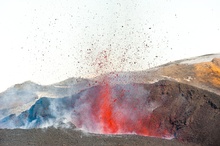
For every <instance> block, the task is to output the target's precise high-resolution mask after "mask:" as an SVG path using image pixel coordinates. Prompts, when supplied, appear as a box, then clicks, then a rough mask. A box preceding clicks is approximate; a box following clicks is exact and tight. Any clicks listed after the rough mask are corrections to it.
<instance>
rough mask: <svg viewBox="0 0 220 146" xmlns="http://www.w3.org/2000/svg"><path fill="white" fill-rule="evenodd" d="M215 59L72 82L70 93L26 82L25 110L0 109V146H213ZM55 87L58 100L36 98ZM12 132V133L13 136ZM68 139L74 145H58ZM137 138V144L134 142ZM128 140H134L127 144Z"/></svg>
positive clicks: (219, 74)
mask: <svg viewBox="0 0 220 146" xmlns="http://www.w3.org/2000/svg"><path fill="white" fill-rule="evenodd" d="M219 56H220V55H218V54H211V55H206V56H200V57H197V58H191V59H188V60H180V61H177V62H173V63H169V64H166V65H163V66H160V67H157V68H154V69H151V70H148V71H141V72H133V73H113V74H106V75H104V76H100V77H98V78H95V79H94V80H80V81H79V83H75V82H74V85H75V86H77V91H71V92H70V91H69V90H75V89H74V85H72V84H71V85H69V84H68V83H67V81H66V82H65V85H63V84H60V85H59V84H56V88H55V86H53V85H51V86H50V87H49V86H41V85H35V84H33V83H31V85H32V88H31V89H30V88H28V89H29V90H28V94H27V95H34V97H35V96H36V97H35V98H32V97H31V98H30V100H32V101H30V100H26V101H25V103H22V105H23V104H28V105H30V103H33V104H32V105H30V106H29V107H28V106H27V108H26V109H25V110H23V111H22V112H20V113H15V112H14V111H16V110H18V109H19V106H22V105H19V104H15V105H16V106H15V107H13V110H12V107H11V106H10V107H8V108H7V107H6V106H4V108H1V109H0V113H1V114H2V115H1V117H2V119H1V120H0V128H1V129H0V145H13V144H15V143H13V141H11V142H10V141H9V140H8V138H7V137H5V136H4V135H7V136H8V137H10V136H11V137H13V138H15V139H16V138H17V139H18V137H19V135H23V136H24V135H25V136H27V137H28V136H29V137H30V136H33V137H32V140H29V141H28V142H29V143H27V142H25V141H22V140H21V141H20V144H19V143H18V145H30V144H31V143H32V144H33V145H46V143H50V141H51V140H50V139H51V138H52V139H53V138H57V137H59V139H60V142H61V143H62V144H63V145H74V144H75V145H91V144H94V145H123V144H124V145H135V144H136V145H148V144H149V143H151V145H172V144H173V145H212V146H217V145H220V139H219V135H220V127H219V126H218V125H219V122H220V94H219V89H220V66H219V64H220V61H219V60H220V59H219ZM71 80H73V78H72V79H71ZM82 81H83V84H82ZM122 81H123V82H122ZM71 83H73V82H72V81H71ZM27 84H30V83H29V82H28V83H27ZM79 84H80V86H79ZM88 85H89V86H88ZM35 86H36V88H35ZM26 87H27V85H25V86H23V85H22V84H21V85H20V86H19V87H18V86H14V87H11V88H10V92H14V91H15V89H16V91H17V90H19V91H20V90H24V91H26V92H27V90H26ZM67 87H68V90H67ZM18 88H19V89H18ZM33 89H34V90H33ZM56 89H57V90H58V91H62V89H63V92H59V97H49V96H41V97H39V96H38V94H37V93H39V92H41V93H42V91H44V93H45V92H46V91H48V92H50V94H45V95H54V94H55V93H57V90H56ZM64 91H68V93H66V92H64ZM8 92H9V89H8V90H6V91H5V92H3V93H1V96H0V100H2V101H1V102H4V100H3V99H5V98H4V97H5V96H4V95H8V94H6V93H8ZM26 92H22V93H23V94H24V93H26ZM52 93H54V94H52ZM23 94H22V95H23ZM13 95H14V94H13ZM41 95H42V94H41ZM19 97H20V96H19ZM25 99H26V98H25ZM13 101H17V98H16V97H14V98H13V97H11V102H13ZM11 105H13V104H11ZM45 127H46V129H45V130H44V131H42V132H39V128H45ZM48 127H50V128H48ZM53 127H54V128H53ZM36 128H37V129H36ZM62 129H65V130H62ZM70 129H72V130H71V132H70V131H69V130H70ZM78 130H82V131H86V132H89V133H95V134H92V135H90V136H88V135H87V136H85V135H84V137H87V138H86V139H85V138H84V140H81V141H80V140H79V139H80V138H79V137H78V136H76V135H83V133H81V132H79V131H78ZM22 131H23V132H22ZM51 131H53V132H52V133H51ZM54 131H55V132H54ZM67 131H68V132H67ZM74 131H75V132H74ZM13 132H14V133H19V134H18V135H17V137H16V136H15V135H13V134H12V133H13ZM56 132H57V133H58V134H56ZM34 133H35V134H34ZM36 133H38V134H39V135H41V136H42V135H45V133H46V135H47V134H49V136H48V135H47V139H44V138H43V139H44V141H41V142H39V143H38V142H37V141H36V140H34V139H38V138H37V137H39V135H36ZM59 133H60V134H59ZM70 133H71V134H70ZM73 133H74V134H73ZM65 134H67V135H65ZM100 134H101V136H100ZM102 134H107V135H108V136H107V137H105V136H103V135H102ZM62 135H63V136H62ZM64 135H65V136H64ZM71 135H72V136H73V135H75V136H74V137H72V136H71ZM138 135H140V136H138ZM99 136H100V138H101V139H102V140H103V139H108V138H109V139H112V142H111V141H110V140H109V141H108V140H107V141H108V142H105V141H104V142H103V141H102V142H101V141H99V140H97V141H93V140H92V138H93V139H94V138H95V139H97V137H99ZM118 136H121V139H120V138H119V137H118ZM132 136H133V137H132ZM143 136H149V137H156V139H157V138H163V139H174V141H173V140H164V141H161V140H156V142H154V140H155V138H150V139H149V138H146V137H143ZM34 137H36V138H34ZM48 137H49V138H48ZM70 137H71V139H74V140H76V141H73V140H67V141H65V139H68V138H69V139H70ZM89 137H90V138H89ZM137 137H138V139H140V141H137V139H136V138H137ZM81 138H82V137H81ZM118 138H119V140H118ZM145 138H146V139H145ZM21 139H23V138H21ZM124 139H126V141H131V143H127V142H125V140H124ZM114 140H115V141H114ZM132 140H133V141H136V142H135V143H132ZM116 141H117V143H115V142H116ZM90 142H91V143H90ZM99 142H100V143H99ZM61 143H59V144H58V145H61ZM55 145H56V144H55Z"/></svg>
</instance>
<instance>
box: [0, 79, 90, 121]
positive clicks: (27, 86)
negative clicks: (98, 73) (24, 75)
mask: <svg viewBox="0 0 220 146" xmlns="http://www.w3.org/2000/svg"><path fill="white" fill-rule="evenodd" d="M92 85H93V84H92V81H90V80H88V79H77V78H70V79H67V80H65V81H62V82H59V83H56V84H52V85H38V84H36V83H34V82H31V81H27V82H24V83H22V84H16V85H14V86H12V87H10V88H8V89H7V90H6V91H4V92H2V93H0V119H1V118H3V117H4V116H7V115H10V114H18V113H19V112H22V111H24V110H27V109H28V108H29V107H30V106H31V105H33V104H34V102H35V101H36V100H38V99H39V98H41V97H44V96H47V97H51V98H58V97H64V96H70V95H72V94H75V93H78V92H80V91H82V90H84V89H86V88H89V87H91V86H92Z"/></svg>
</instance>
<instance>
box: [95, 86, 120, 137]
mask: <svg viewBox="0 0 220 146" xmlns="http://www.w3.org/2000/svg"><path fill="white" fill-rule="evenodd" d="M98 100H99V101H100V103H101V104H100V105H99V106H100V117H99V118H100V123H101V125H102V126H103V133H116V132H117V131H118V126H117V122H116V120H115V118H114V116H113V106H112V104H111V101H110V100H111V89H110V85H109V83H108V82H105V86H104V87H103V88H102V90H101V91H100V95H99V97H98Z"/></svg>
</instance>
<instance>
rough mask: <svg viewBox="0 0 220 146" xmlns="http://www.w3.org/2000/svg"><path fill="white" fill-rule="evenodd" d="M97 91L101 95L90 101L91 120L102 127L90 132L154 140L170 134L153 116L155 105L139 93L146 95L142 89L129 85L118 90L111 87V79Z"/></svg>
mask: <svg viewBox="0 0 220 146" xmlns="http://www.w3.org/2000/svg"><path fill="white" fill-rule="evenodd" d="M139 88H140V89H139ZM95 92H98V93H97V94H96V96H97V97H95V99H94V100H89V101H90V102H92V103H91V105H92V106H91V111H92V112H91V114H92V118H93V119H92V120H90V121H94V122H95V124H94V125H96V126H95V127H99V130H97V129H95V130H94V129H93V128H90V129H88V131H90V132H93V130H94V131H99V132H101V133H102V134H131V133H133V134H134V133H135V134H138V135H144V136H155V137H166V136H168V135H170V134H169V132H168V131H167V130H165V129H162V130H161V129H160V128H159V125H160V119H159V117H158V116H154V115H153V114H152V110H151V108H155V107H156V105H153V104H148V103H147V102H146V99H147V95H145V94H143V95H141V94H140V92H144V89H143V88H142V87H139V86H137V85H127V86H126V87H123V86H122V87H120V86H119V88H116V87H114V86H111V85H110V83H109V81H108V79H105V80H104V83H103V84H102V86H101V87H100V88H99V90H96V91H95ZM136 92H137V93H136ZM88 94H91V93H88ZM135 96H137V97H135ZM97 125H98V126H97ZM86 127H88V126H86Z"/></svg>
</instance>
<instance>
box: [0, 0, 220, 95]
mask: <svg viewBox="0 0 220 146" xmlns="http://www.w3.org/2000/svg"><path fill="white" fill-rule="evenodd" d="M0 2H1V3H0V66H1V73H0V91H2V90H5V89H6V88H7V87H9V86H11V85H13V84H15V83H21V82H23V81H26V80H32V81H34V82H37V83H40V84H51V83H54V82H58V81H61V80H64V79H67V78H69V77H93V76H96V75H98V74H101V73H105V72H109V71H116V70H117V71H133V70H144V69H147V68H149V67H153V66H156V65H160V64H164V63H167V62H169V61H173V60H176V59H183V58H186V57H192V56H197V55H203V54H207V53H219V52H220V51H219V50H220V41H219V38H220V19H219V18H220V1H219V0H19V1H18V0H0Z"/></svg>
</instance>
